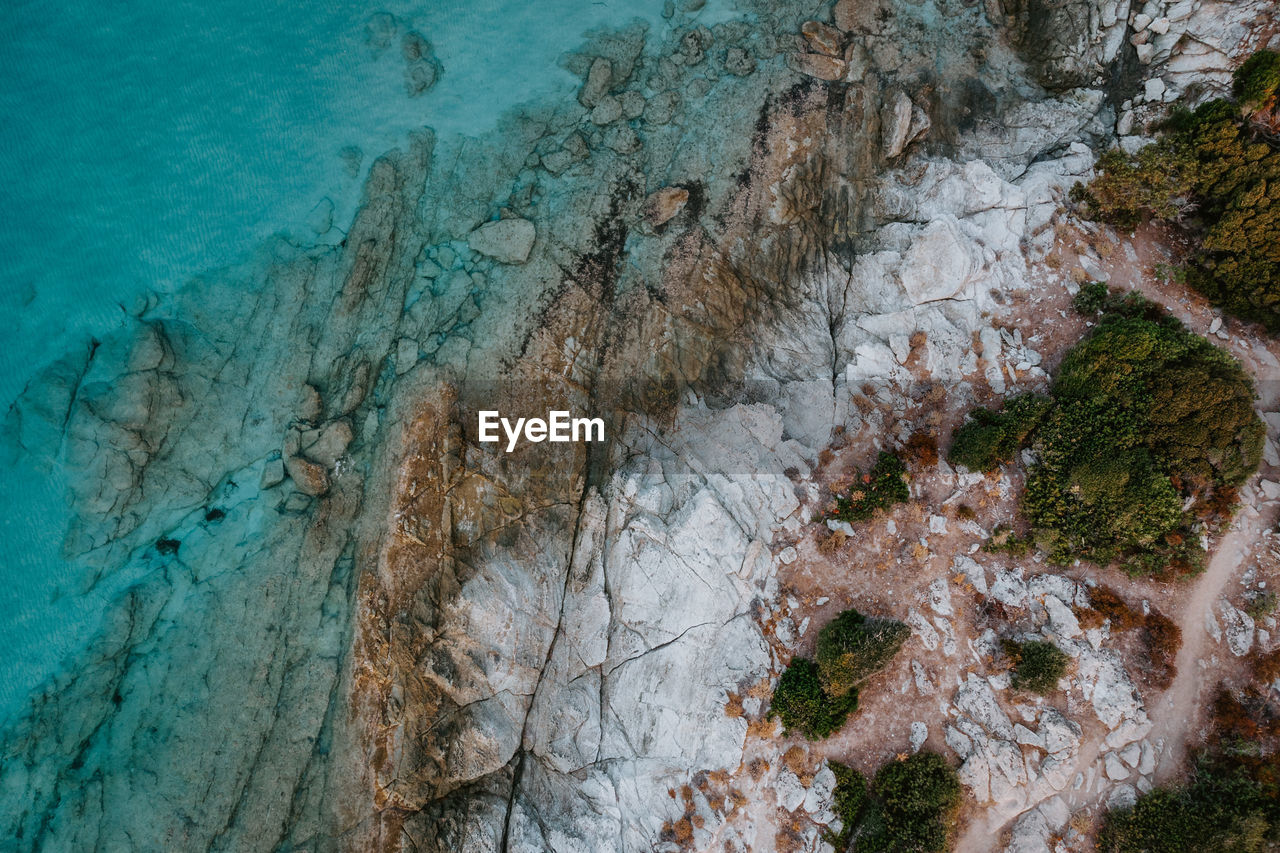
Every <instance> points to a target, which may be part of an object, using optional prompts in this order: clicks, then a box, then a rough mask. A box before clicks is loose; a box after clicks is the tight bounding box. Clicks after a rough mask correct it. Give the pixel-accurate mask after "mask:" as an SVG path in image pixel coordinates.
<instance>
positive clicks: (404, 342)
mask: <svg viewBox="0 0 1280 853" xmlns="http://www.w3.org/2000/svg"><path fill="white" fill-rule="evenodd" d="M417 363H418V342H417V341H415V340H414V339H413V338H401V339H400V340H398V341H396V375H397V376H400V375H402V374H404V373H407V372H409V370H410V369H411V368H412V367H413V366H414V365H415V364H417Z"/></svg>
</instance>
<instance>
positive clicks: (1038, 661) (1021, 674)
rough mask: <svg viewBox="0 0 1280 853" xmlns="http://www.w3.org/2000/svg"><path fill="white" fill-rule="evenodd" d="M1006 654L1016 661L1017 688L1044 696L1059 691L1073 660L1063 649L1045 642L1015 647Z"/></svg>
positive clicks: (1014, 673) (1015, 684) (1015, 681)
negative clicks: (1068, 664) (1069, 664)
mask: <svg viewBox="0 0 1280 853" xmlns="http://www.w3.org/2000/svg"><path fill="white" fill-rule="evenodd" d="M1007 651H1009V652H1011V653H1012V656H1013V657H1014V660H1015V663H1014V667H1013V681H1012V683H1013V686H1014V688H1015V689H1017V690H1029V691H1031V692H1032V693H1039V694H1041V695H1044V694H1045V693H1052V692H1053V691H1054V690H1057V689H1058V679H1060V678H1062V676H1064V675H1066V672H1067V663H1068V662H1069V661H1070V660H1071V658H1070V657H1068V656H1067V653H1066V652H1064V651H1062V649H1060V648H1058V647H1057V646H1055V645H1054V644H1053V643H1049V642H1045V641H1044V640H1030V641H1028V642H1025V643H1012V644H1011V645H1010V647H1009V648H1007Z"/></svg>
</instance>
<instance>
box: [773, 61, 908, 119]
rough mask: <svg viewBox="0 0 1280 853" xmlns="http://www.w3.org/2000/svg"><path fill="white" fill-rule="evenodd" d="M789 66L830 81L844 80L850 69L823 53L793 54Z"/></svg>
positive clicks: (788, 62)
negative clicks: (847, 69)
mask: <svg viewBox="0 0 1280 853" xmlns="http://www.w3.org/2000/svg"><path fill="white" fill-rule="evenodd" d="M787 64H788V65H790V66H791V70H793V71H798V72H799V73H801V74H804V75H807V76H809V77H816V78H818V79H819V80H828V81H835V80H840V79H842V78H843V77H844V72H845V70H846V68H847V67H848V66H846V65H845V62H844V60H843V59H837V58H836V57H833V56H827V55H825V54H821V53H793V54H791V55H790V56H788V57H787ZM909 118H910V117H909V116H908V119H909Z"/></svg>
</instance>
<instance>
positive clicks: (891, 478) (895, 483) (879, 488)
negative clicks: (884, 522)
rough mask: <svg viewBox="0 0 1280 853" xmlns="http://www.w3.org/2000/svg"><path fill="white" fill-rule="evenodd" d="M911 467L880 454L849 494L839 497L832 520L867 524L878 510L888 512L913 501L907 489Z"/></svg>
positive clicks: (882, 452) (887, 455)
mask: <svg viewBox="0 0 1280 853" xmlns="http://www.w3.org/2000/svg"><path fill="white" fill-rule="evenodd" d="M906 473H907V468H906V466H905V465H903V464H902V460H901V459H899V458H898V457H897V456H894V455H893V454H892V453H887V452H885V451H881V452H880V456H879V458H877V459H876V464H875V465H874V466H872V468H871V470H870V471H869V472H868V473H866V474H863V475H861V476H860V477H859V478H858V481H857V483H856V484H855V485H854V487H853V488H852V489H850V491H849V494H847V495H841V496H838V497H837V498H836V510H835V512H833V513H832V517H834V518H837V519H840V520H841V521H866V520H867V519H868V518H871V516H873V515H875V513H876V510H879V509H886V508H888V507H890V506H893V505H894V504H896V503H903V502H904V501H907V500H909V499H910V498H911V491H910V489H909V488H908V487H907V479H906Z"/></svg>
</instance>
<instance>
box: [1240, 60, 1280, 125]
mask: <svg viewBox="0 0 1280 853" xmlns="http://www.w3.org/2000/svg"><path fill="white" fill-rule="evenodd" d="M1231 84H1232V85H1231V93H1232V94H1233V95H1235V97H1236V100H1237V101H1239V102H1240V106H1241V107H1242V108H1243V109H1245V110H1246V111H1249V112H1255V111H1257V110H1262V109H1266V108H1267V107H1268V106H1270V105H1271V104H1273V103H1274V102H1275V99H1276V95H1277V93H1278V92H1280V53H1276V52H1275V51H1274V50H1260V51H1258V52H1257V53H1255V54H1254V55H1253V56H1250V57H1249V58H1248V59H1246V60H1245V61H1244V64H1243V65H1241V66H1240V67H1239V68H1237V69H1236V72H1235V74H1233V75H1231Z"/></svg>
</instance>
